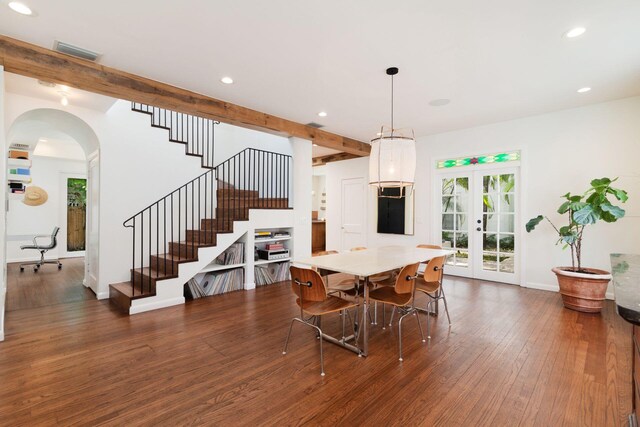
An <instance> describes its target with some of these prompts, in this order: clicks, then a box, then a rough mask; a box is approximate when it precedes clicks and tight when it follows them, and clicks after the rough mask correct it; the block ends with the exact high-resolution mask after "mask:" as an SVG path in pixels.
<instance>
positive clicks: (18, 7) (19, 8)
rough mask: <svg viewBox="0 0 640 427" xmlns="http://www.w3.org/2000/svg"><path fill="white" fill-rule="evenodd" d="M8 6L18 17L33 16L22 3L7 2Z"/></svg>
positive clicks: (28, 8)
mask: <svg viewBox="0 0 640 427" xmlns="http://www.w3.org/2000/svg"><path fill="white" fill-rule="evenodd" d="M8 6H9V7H10V8H11V10H13V11H14V12H18V13H19V14H20V15H26V16H31V15H33V11H32V10H31V8H30V7H29V6H27V5H26V4H24V3H20V2H18V1H12V2H9V5H8Z"/></svg>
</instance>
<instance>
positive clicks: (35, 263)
mask: <svg viewBox="0 0 640 427" xmlns="http://www.w3.org/2000/svg"><path fill="white" fill-rule="evenodd" d="M59 231H60V227H53V231H52V232H51V235H50V236H49V235H46V234H43V235H39V236H35V237H34V238H33V245H23V246H20V249H22V250H25V249H35V250H37V251H40V260H39V261H31V262H25V263H22V264H20V271H24V266H25V265H33V271H34V272H36V273H37V272H38V270H39V269H40V267H41V266H42V264H58V270H60V269H61V268H62V263H60V260H59V259H57V258H56V259H48V260H45V259H44V254H45V253H47V251H49V250H51V249H54V248H55V247H56V246H58V238H57V237H58V232H59ZM44 237H49V238H50V239H51V241H50V242H49V244H47V245H45V244H41V243H38V239H39V238H44Z"/></svg>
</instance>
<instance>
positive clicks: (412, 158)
mask: <svg viewBox="0 0 640 427" xmlns="http://www.w3.org/2000/svg"><path fill="white" fill-rule="evenodd" d="M396 74H398V68H397V67H390V68H387V75H388V76H391V128H390V129H386V130H385V127H384V126H383V127H382V129H381V130H380V132H379V133H378V137H377V138H374V139H372V140H371V153H370V154H369V185H372V186H375V187H378V196H379V197H403V196H405V195H406V194H407V192H411V191H413V184H414V182H415V174H416V139H415V137H414V135H413V131H411V136H407V134H403V132H402V130H398V129H394V128H393V76H395V75H396ZM385 188H396V189H400V191H399V192H389V193H393V195H390V194H388V193H387V194H385V192H384V189H385ZM395 193H398V194H397V195H396V194H395Z"/></svg>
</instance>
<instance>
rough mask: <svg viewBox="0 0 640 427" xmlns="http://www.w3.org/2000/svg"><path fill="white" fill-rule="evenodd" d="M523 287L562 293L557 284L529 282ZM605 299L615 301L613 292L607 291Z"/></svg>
mask: <svg viewBox="0 0 640 427" xmlns="http://www.w3.org/2000/svg"><path fill="white" fill-rule="evenodd" d="M522 287H523V288H531V289H539V290H541V291H550V292H560V287H559V286H558V285H557V284H555V285H549V284H547V283H532V282H527V283H525V284H524V285H522ZM605 298H606V299H610V300H613V299H614V295H613V291H612V290H611V289H609V290H607V293H606V294H605Z"/></svg>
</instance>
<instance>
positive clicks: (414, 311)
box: [413, 310, 427, 342]
mask: <svg viewBox="0 0 640 427" xmlns="http://www.w3.org/2000/svg"><path fill="white" fill-rule="evenodd" d="M413 315H414V316H416V321H417V322H418V329H420V336H421V337H422V342H427V340H425V339H424V332H422V325H421V324H420V316H418V311H417V310H413Z"/></svg>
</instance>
